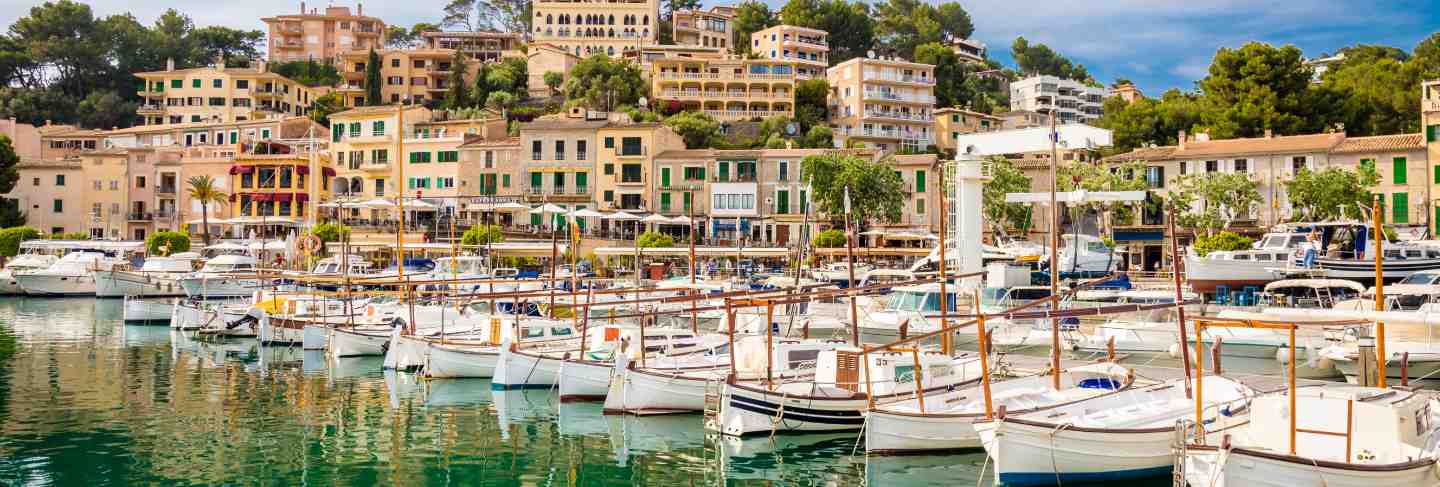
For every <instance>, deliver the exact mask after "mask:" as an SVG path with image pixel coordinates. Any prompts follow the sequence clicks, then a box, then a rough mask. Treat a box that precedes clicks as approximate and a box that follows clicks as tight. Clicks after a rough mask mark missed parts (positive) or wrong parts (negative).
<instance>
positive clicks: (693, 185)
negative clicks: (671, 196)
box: [660, 181, 705, 191]
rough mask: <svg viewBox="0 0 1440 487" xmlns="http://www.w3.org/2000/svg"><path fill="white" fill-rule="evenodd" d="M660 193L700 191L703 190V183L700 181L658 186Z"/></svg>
mask: <svg viewBox="0 0 1440 487" xmlns="http://www.w3.org/2000/svg"><path fill="white" fill-rule="evenodd" d="M660 189H661V190H662V191H701V190H703V189H705V183H703V182H700V181H681V182H672V183H670V184H664V183H661V184H660Z"/></svg>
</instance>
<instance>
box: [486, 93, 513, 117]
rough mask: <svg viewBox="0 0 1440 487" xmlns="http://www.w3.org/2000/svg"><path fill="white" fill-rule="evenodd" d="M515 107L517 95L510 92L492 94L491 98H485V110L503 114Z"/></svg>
mask: <svg viewBox="0 0 1440 487" xmlns="http://www.w3.org/2000/svg"><path fill="white" fill-rule="evenodd" d="M513 106H515V95H512V94H510V92H508V91H495V92H491V93H490V96H489V97H486V98H485V108H489V109H491V110H495V111H497V112H503V111H505V110H508V109H510V107H513Z"/></svg>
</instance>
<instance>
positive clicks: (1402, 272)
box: [1285, 222, 1440, 283]
mask: <svg viewBox="0 0 1440 487" xmlns="http://www.w3.org/2000/svg"><path fill="white" fill-rule="evenodd" d="M1285 225H1286V228H1290V229H1292V231H1296V232H1303V233H1307V234H1311V235H1313V238H1307V241H1306V242H1305V243H1303V244H1301V246H1300V247H1299V248H1298V249H1297V250H1296V256H1297V260H1298V261H1299V263H1300V264H1299V265H1298V266H1296V267H1297V268H1299V269H1300V270H1298V271H1296V272H1307V273H1323V275H1324V276H1325V277H1334V278H1339V279H1352V280H1355V281H1360V282H1370V283H1373V281H1374V280H1375V245H1374V238H1373V237H1374V235H1373V233H1374V232H1373V231H1371V228H1370V226H1368V225H1366V224H1365V223H1361V222H1334V223H1329V222H1327V223H1288V224H1285ZM1382 250H1383V253H1382V255H1381V261H1382V262H1381V265H1382V266H1383V268H1384V270H1385V277H1384V278H1385V280H1387V281H1391V282H1393V281H1398V280H1401V279H1404V278H1406V277H1410V275H1411V274H1414V273H1416V272H1421V271H1428V270H1436V269H1440V247H1435V246H1433V245H1427V244H1423V243H1417V242H1399V241H1386V242H1385V244H1384V246H1383V248H1382Z"/></svg>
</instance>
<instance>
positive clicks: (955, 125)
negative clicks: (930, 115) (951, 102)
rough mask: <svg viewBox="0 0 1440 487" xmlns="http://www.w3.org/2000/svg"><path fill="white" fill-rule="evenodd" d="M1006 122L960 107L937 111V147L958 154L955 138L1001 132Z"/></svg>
mask: <svg viewBox="0 0 1440 487" xmlns="http://www.w3.org/2000/svg"><path fill="white" fill-rule="evenodd" d="M1003 125H1004V120H1003V119H1001V118H1000V117H997V116H994V115H990V114H988V113H980V112H976V111H972V110H966V109H964V108H958V107H947V108H940V109H937V110H935V133H936V139H935V146H936V147H939V148H940V150H942V151H947V152H952V153H953V152H957V151H958V149H957V148H956V147H955V138H957V137H959V136H961V135H964V134H973V133H977V132H994V131H997V130H1000V128H1001V127H1002V126H1003Z"/></svg>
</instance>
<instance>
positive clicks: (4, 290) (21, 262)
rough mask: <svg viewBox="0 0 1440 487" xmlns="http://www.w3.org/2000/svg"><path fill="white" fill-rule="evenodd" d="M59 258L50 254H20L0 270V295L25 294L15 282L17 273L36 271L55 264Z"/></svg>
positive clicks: (18, 283) (17, 282)
mask: <svg viewBox="0 0 1440 487" xmlns="http://www.w3.org/2000/svg"><path fill="white" fill-rule="evenodd" d="M59 259H60V258H59V257H56V256H53V255H50V254H20V255H17V256H15V257H14V258H12V259H10V261H9V262H6V263H5V267H4V268H3V269H0V294H25V290H24V289H21V288H20V282H19V281H16V280H15V274H16V273H18V272H27V271H37V270H41V269H45V268H47V267H50V266H51V265H53V264H55V261H56V260H59Z"/></svg>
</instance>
